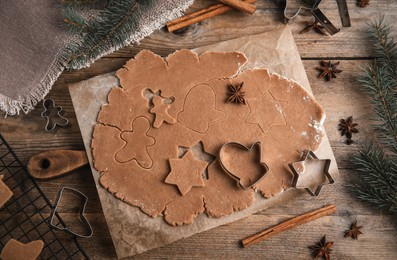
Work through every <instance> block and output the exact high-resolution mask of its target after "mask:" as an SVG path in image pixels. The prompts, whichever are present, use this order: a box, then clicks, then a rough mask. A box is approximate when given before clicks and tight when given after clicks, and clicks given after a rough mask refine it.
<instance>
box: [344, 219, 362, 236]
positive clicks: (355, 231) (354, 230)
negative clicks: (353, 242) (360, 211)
mask: <svg viewBox="0 0 397 260" xmlns="http://www.w3.org/2000/svg"><path fill="white" fill-rule="evenodd" d="M362 227H363V226H357V220H356V221H354V222H353V224H352V225H351V226H350V229H349V230H346V232H345V237H351V238H353V239H358V235H361V234H362V233H363V232H361V231H360V229H361V228H362Z"/></svg>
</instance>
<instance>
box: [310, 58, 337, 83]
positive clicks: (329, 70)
mask: <svg viewBox="0 0 397 260" xmlns="http://www.w3.org/2000/svg"><path fill="white" fill-rule="evenodd" d="M320 65H321V66H320V67H317V68H316V69H318V70H320V71H321V74H320V75H318V78H320V79H321V78H323V77H325V79H326V80H327V81H330V80H331V79H332V78H336V73H341V72H342V70H340V69H337V68H336V67H337V66H338V65H339V61H338V62H335V63H332V62H331V61H330V60H329V61H325V60H322V61H320Z"/></svg>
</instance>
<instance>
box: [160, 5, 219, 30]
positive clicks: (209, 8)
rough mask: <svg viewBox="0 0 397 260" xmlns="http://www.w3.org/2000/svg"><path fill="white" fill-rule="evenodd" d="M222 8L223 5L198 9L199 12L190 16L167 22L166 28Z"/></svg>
mask: <svg viewBox="0 0 397 260" xmlns="http://www.w3.org/2000/svg"><path fill="white" fill-rule="evenodd" d="M222 6H225V5H224V4H215V5H211V6H209V7H206V8H203V9H200V10H198V11H196V12H193V13H190V14H186V15H184V16H182V17H179V18H177V19H174V20H172V21H169V22H168V23H167V27H169V26H171V25H174V24H178V23H181V22H184V21H186V20H189V19H192V18H195V17H197V16H200V15H202V14H205V13H208V12H210V11H213V10H215V9H218V8H219V7H222Z"/></svg>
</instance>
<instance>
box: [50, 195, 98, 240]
mask: <svg viewBox="0 0 397 260" xmlns="http://www.w3.org/2000/svg"><path fill="white" fill-rule="evenodd" d="M65 190H67V191H70V192H73V193H74V194H76V195H77V196H79V197H80V198H81V200H82V201H83V203H82V206H81V207H80V211H79V219H80V220H81V221H82V222H83V224H84V226H85V228H86V231H87V232H86V233H85V234H78V233H76V232H74V231H73V230H71V229H70V228H69V227H67V226H66V225H64V226H62V227H60V226H59V225H55V224H54V223H53V220H54V217H55V213H56V211H57V209H58V205H59V202H60V201H61V198H62V195H63V192H64V191H65ZM87 201H88V198H87V196H86V195H84V194H83V193H81V192H80V191H78V190H76V189H73V188H69V187H63V188H62V189H61V190H60V191H59V193H58V197H57V199H56V201H55V206H54V207H53V209H52V211H51V215H50V221H49V224H50V226H51V227H53V228H56V229H59V230H63V231H65V232H68V233H70V234H71V235H73V236H77V237H83V238H89V237H91V236H92V235H93V233H94V231H93V230H92V227H91V224H90V222H88V220H87V218H86V217H85V215H84V211H85V206H86V205H87Z"/></svg>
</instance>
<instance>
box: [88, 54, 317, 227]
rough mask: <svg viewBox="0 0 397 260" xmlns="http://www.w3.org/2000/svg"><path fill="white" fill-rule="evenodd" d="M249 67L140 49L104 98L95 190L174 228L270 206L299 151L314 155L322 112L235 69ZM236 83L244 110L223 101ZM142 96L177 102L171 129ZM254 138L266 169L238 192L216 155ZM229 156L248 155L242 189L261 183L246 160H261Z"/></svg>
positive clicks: (262, 76) (276, 82) (231, 58)
mask: <svg viewBox="0 0 397 260" xmlns="http://www.w3.org/2000/svg"><path fill="white" fill-rule="evenodd" d="M246 62H247V59H246V57H245V56H244V54H242V53H239V52H205V53H203V54H201V55H200V56H199V55H197V54H196V53H194V52H192V51H189V50H180V51H176V52H175V53H173V54H170V55H169V56H168V57H166V58H162V57H160V56H158V55H156V54H154V53H152V52H150V51H146V50H144V51H141V52H140V53H138V54H137V55H136V56H135V58H134V59H131V60H129V61H128V62H127V63H126V64H125V66H124V67H123V68H121V69H120V70H119V71H117V73H116V75H117V77H118V78H119V80H120V86H118V87H114V88H113V89H112V90H111V91H110V93H109V96H108V103H107V104H104V105H103V106H102V108H101V111H100V112H99V115H98V123H97V124H96V126H95V127H94V131H93V139H92V144H91V145H92V152H93V158H94V167H95V169H96V170H98V172H99V173H100V177H99V183H100V184H101V185H102V186H103V187H104V188H105V189H106V190H107V191H108V192H110V193H112V194H113V195H114V196H115V197H116V198H117V199H120V200H122V201H123V202H125V203H128V204H129V205H131V206H134V207H138V208H139V209H140V210H141V211H142V212H143V213H145V214H147V215H148V216H150V217H164V220H165V221H166V223H168V224H170V225H173V226H177V225H187V224H190V223H192V222H193V221H194V220H195V218H196V217H197V215H199V214H202V213H205V214H206V215H207V216H208V217H214V218H219V217H223V216H227V215H230V214H233V213H234V212H236V211H240V210H243V209H246V208H247V207H249V206H251V205H252V204H253V203H254V198H255V193H256V192H258V193H259V194H260V195H262V197H263V198H260V199H266V198H271V197H274V196H277V195H278V194H280V193H282V192H283V191H285V190H287V189H290V188H291V186H292V181H293V174H292V173H291V172H290V170H289V168H288V163H289V162H293V161H297V160H299V159H300V156H301V155H300V153H299V151H303V150H312V151H316V150H317V148H318V147H319V144H320V142H321V140H322V137H323V135H324V132H323V129H322V124H323V121H324V118H325V115H324V111H323V109H322V108H321V106H320V105H319V104H318V103H317V102H316V101H315V100H314V98H313V97H312V96H311V95H310V94H309V93H307V92H306V91H305V90H304V89H303V87H302V86H300V85H299V84H298V83H296V82H294V81H291V80H288V79H286V78H284V77H282V76H279V75H277V74H270V73H269V71H268V70H267V69H251V70H245V71H240V69H241V68H242V66H244V64H245V63H246ZM147 68H151V69H150V70H148V69H147ZM153 75H155V76H153ZM241 83H243V84H244V93H245V95H244V99H245V101H246V102H247V105H241V106H240V105H234V104H230V103H227V102H226V101H227V99H228V97H229V93H228V92H229V91H228V86H229V85H230V84H234V85H236V84H241ZM156 86H161V88H159V89H156ZM148 89H150V90H151V92H152V94H153V93H158V94H159V96H161V98H163V99H164V97H173V100H172V101H173V102H172V103H167V102H165V103H166V104H168V105H170V106H169V107H168V108H167V107H163V108H162V111H166V112H167V114H168V115H169V116H170V117H172V118H174V119H176V122H175V123H173V124H169V123H167V122H166V123H164V121H162V124H161V127H160V126H159V128H156V127H155V125H154V124H153V122H155V121H156V116H157V114H156V113H152V112H151V111H150V110H151V108H154V107H156V106H154V107H152V104H151V102H150V100H149V102H148V98H147V96H146V95H145V91H146V90H148ZM153 98H154V97H153ZM157 99H158V98H157ZM158 101H160V99H158ZM163 101H164V100H163ZM160 105H161V104H160ZM120 113H124V115H125V116H123V115H120ZM160 121H161V120H160ZM137 122H138V124H137V125H136V123H137ZM158 124H159V125H160V123H159V122H157V123H156V126H157V125H158ZM137 129H139V131H137ZM137 133H139V134H137ZM291 140H294V141H293V142H291ZM257 141H259V142H261V144H262V149H261V160H260V162H263V163H265V164H266V165H267V166H268V167H269V171H268V172H267V173H266V174H265V176H264V177H263V178H261V179H260V181H259V182H257V183H255V185H254V186H253V187H252V188H249V189H246V190H244V189H242V188H241V187H239V186H238V185H236V180H234V179H233V178H230V176H228V174H227V173H225V171H224V170H223V169H222V166H221V164H220V161H219V152H220V149H221V147H222V146H223V145H224V144H225V143H228V142H237V143H240V144H242V145H244V146H246V147H250V146H251V145H252V144H253V143H255V142H257ZM197 144H200V147H198V146H197ZM181 147H185V148H184V152H186V154H184V155H183V153H181V151H180V150H181ZM199 148H200V149H199ZM200 151H201V152H200ZM200 153H202V155H203V156H199V155H200ZM203 153H205V154H206V155H207V156H204V154H203ZM116 154H117V155H116ZM192 154H193V156H192ZM234 154H236V155H238V156H243V157H244V156H247V157H244V158H243V160H242V161H243V162H244V163H242V165H241V169H243V168H244V167H245V168H248V167H253V169H252V171H250V174H249V175H248V174H247V175H244V173H239V174H241V176H240V177H241V178H242V179H243V181H244V182H245V183H247V184H248V183H250V182H252V181H254V180H255V179H256V178H259V177H260V170H259V169H260V168H256V167H257V166H258V165H257V164H256V165H254V164H251V163H250V162H251V161H252V160H253V158H255V160H256V162H257V161H258V160H257V159H259V158H258V153H254V154H251V153H248V154H246V153H244V152H241V155H240V153H234ZM208 155H210V156H208ZM214 156H215V158H213V157H214ZM232 157H233V158H234V159H235V157H234V156H232ZM187 159H189V160H187ZM185 160H186V161H185ZM188 161H189V163H188ZM198 162H199V163H198ZM232 166H233V165H232ZM183 168H188V170H187V171H183V170H182V169H183ZM189 168H190V169H189ZM187 173H189V174H191V173H195V175H188V174H187ZM251 173H252V175H251ZM192 176H194V177H195V178H192ZM199 177H200V178H199Z"/></svg>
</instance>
